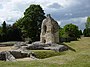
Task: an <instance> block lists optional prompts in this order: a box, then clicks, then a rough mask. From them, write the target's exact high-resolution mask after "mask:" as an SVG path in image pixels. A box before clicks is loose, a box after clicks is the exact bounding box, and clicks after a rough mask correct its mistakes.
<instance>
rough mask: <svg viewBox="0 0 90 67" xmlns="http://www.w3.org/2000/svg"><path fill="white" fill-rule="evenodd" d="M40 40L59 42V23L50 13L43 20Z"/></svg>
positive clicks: (43, 41)
mask: <svg viewBox="0 0 90 67" xmlns="http://www.w3.org/2000/svg"><path fill="white" fill-rule="evenodd" d="M40 42H42V43H59V25H58V23H57V22H56V21H55V20H54V19H53V18H52V17H51V16H50V14H48V15H47V17H46V18H45V19H44V20H43V22H42V26H41V35H40Z"/></svg>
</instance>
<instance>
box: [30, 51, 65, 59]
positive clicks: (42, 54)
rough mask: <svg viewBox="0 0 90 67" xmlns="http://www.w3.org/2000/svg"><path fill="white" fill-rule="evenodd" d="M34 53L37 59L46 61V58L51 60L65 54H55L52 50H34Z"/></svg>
mask: <svg viewBox="0 0 90 67" xmlns="http://www.w3.org/2000/svg"><path fill="white" fill-rule="evenodd" d="M32 52H34V54H35V57H36V58H39V59H44V58H49V57H53V56H59V55H62V54H64V52H55V51H52V50H32Z"/></svg>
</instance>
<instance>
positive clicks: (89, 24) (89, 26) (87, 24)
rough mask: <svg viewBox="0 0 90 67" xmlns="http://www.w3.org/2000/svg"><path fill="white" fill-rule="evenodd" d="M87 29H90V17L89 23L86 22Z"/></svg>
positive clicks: (89, 18)
mask: <svg viewBox="0 0 90 67" xmlns="http://www.w3.org/2000/svg"><path fill="white" fill-rule="evenodd" d="M85 25H86V29H87V28H90V17H88V18H87V22H86V24H85Z"/></svg>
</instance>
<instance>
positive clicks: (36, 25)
mask: <svg viewBox="0 0 90 67" xmlns="http://www.w3.org/2000/svg"><path fill="white" fill-rule="evenodd" d="M44 14H45V13H44V11H43V9H42V8H41V6H40V5H34V4H32V5H30V6H29V7H28V8H27V9H26V10H25V12H24V17H22V18H20V19H19V20H18V21H17V22H16V23H15V25H16V26H18V27H19V28H20V29H21V30H22V32H23V37H29V38H31V40H32V42H33V41H36V40H39V39H40V38H39V37H40V30H41V24H42V20H43V19H44V18H45V16H44Z"/></svg>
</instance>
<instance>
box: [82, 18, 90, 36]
mask: <svg viewBox="0 0 90 67" xmlns="http://www.w3.org/2000/svg"><path fill="white" fill-rule="evenodd" d="M85 26H86V28H85V29H84V31H83V34H84V36H85V37H90V17H88V18H87V22H86V24H85Z"/></svg>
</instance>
